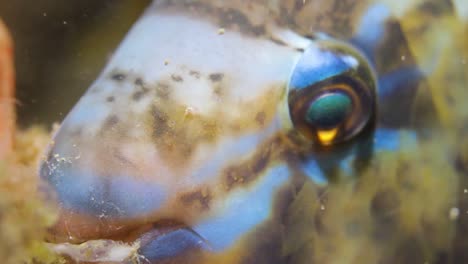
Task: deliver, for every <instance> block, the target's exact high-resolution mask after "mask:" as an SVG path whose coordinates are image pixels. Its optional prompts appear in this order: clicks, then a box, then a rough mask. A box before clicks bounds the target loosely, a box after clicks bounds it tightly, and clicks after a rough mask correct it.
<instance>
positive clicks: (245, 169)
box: [224, 139, 281, 190]
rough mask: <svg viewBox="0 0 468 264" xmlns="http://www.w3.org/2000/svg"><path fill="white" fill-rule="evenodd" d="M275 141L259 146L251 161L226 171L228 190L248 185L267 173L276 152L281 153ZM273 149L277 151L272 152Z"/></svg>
mask: <svg viewBox="0 0 468 264" xmlns="http://www.w3.org/2000/svg"><path fill="white" fill-rule="evenodd" d="M274 140H275V139H273V141H272V140H269V141H267V142H265V143H264V144H262V145H261V146H259V148H258V150H257V152H256V153H255V154H254V156H253V157H252V158H250V159H249V160H245V161H241V162H240V163H238V164H236V165H233V166H230V167H228V168H227V169H226V170H225V171H224V173H225V175H226V178H225V179H226V188H227V189H228V190H230V189H232V188H233V187H235V186H236V185H247V184H249V183H251V182H252V181H254V180H255V179H257V178H258V177H259V176H260V175H261V174H262V173H264V172H265V170H266V168H267V167H268V164H270V162H271V161H272V160H273V159H274V157H273V155H272V154H273V152H275V155H276V154H279V153H280V152H281V151H279V149H277V147H278V145H277V144H275V143H273V142H274ZM272 149H275V151H272Z"/></svg>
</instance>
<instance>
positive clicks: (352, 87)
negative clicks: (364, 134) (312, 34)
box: [288, 39, 376, 146]
mask: <svg viewBox="0 0 468 264" xmlns="http://www.w3.org/2000/svg"><path fill="white" fill-rule="evenodd" d="M288 88H289V94H288V104H289V115H290V118H291V121H292V123H293V126H294V128H295V129H296V130H298V131H299V132H300V133H301V134H302V135H303V136H305V137H306V138H308V139H310V140H312V141H313V142H314V143H317V144H320V145H324V146H327V145H332V144H336V143H340V142H344V141H346V140H349V139H351V138H352V137H354V136H356V135H357V134H358V133H359V132H361V131H363V129H364V128H366V127H367V126H368V125H370V124H372V123H373V122H372V120H373V118H374V116H375V112H376V99H375V97H376V81H375V77H374V73H373V69H372V66H371V65H370V63H369V62H368V61H367V59H366V58H365V57H364V56H363V55H361V53H360V52H359V51H357V50H356V49H354V48H353V47H352V46H350V45H348V44H346V43H344V42H341V41H337V40H332V39H327V40H317V41H314V42H313V43H312V44H311V45H310V46H309V47H308V48H307V49H306V50H304V53H303V54H302V56H301V57H300V58H299V60H298V62H297V64H296V66H295V68H294V70H293V72H292V75H291V79H290V81H289V87H288Z"/></svg>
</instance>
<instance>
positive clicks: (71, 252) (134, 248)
mask: <svg viewBox="0 0 468 264" xmlns="http://www.w3.org/2000/svg"><path fill="white" fill-rule="evenodd" d="M47 246H48V247H49V249H50V250H52V251H53V252H55V253H58V254H60V255H62V256H67V257H69V258H71V259H72V260H73V261H75V262H77V263H81V262H86V263H88V262H89V263H108V262H111V263H140V261H144V263H160V262H163V263H164V261H167V260H170V261H171V263H172V262H173V261H182V262H185V261H187V260H189V259H190V260H194V259H200V258H201V257H203V255H204V254H206V253H208V252H210V251H212V249H211V247H210V245H209V244H208V242H207V241H206V240H205V239H204V238H202V237H201V236H200V235H199V234H197V233H196V232H195V231H193V230H192V229H191V228H189V227H187V226H185V225H184V224H181V223H178V222H175V221H172V220H164V221H159V222H158V223H155V224H152V225H149V226H146V227H140V228H139V229H138V230H136V231H135V232H134V233H133V234H132V235H131V236H130V237H129V238H127V239H125V240H118V239H92V240H87V241H85V242H82V243H80V244H71V243H47ZM135 261H136V262H135Z"/></svg>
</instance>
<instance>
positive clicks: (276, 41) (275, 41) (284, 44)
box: [270, 37, 288, 46]
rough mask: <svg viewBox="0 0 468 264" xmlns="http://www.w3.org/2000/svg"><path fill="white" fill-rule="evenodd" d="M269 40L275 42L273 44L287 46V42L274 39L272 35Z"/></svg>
mask: <svg viewBox="0 0 468 264" xmlns="http://www.w3.org/2000/svg"><path fill="white" fill-rule="evenodd" d="M270 40H271V41H272V42H273V43H275V44H278V45H280V46H288V44H286V43H285V42H284V41H282V40H280V39H276V38H274V37H270Z"/></svg>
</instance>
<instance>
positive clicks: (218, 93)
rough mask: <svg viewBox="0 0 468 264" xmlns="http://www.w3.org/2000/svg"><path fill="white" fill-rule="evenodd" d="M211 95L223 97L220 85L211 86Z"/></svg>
mask: <svg viewBox="0 0 468 264" xmlns="http://www.w3.org/2000/svg"><path fill="white" fill-rule="evenodd" d="M213 93H214V94H215V95H216V96H218V97H221V96H222V95H223V87H222V86H221V85H216V84H215V85H213Z"/></svg>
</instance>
